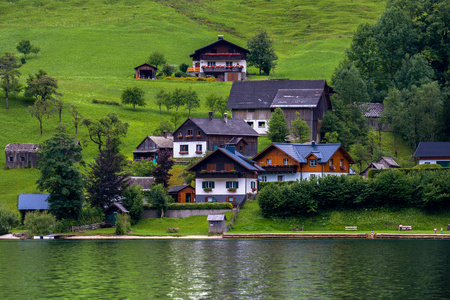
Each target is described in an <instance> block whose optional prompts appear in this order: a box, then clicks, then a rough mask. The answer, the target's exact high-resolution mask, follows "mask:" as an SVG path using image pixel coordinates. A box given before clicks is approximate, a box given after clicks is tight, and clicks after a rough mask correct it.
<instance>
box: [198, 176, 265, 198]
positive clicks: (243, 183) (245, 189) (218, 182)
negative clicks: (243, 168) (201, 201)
mask: <svg viewBox="0 0 450 300" xmlns="http://www.w3.org/2000/svg"><path fill="white" fill-rule="evenodd" d="M251 180H252V181H256V178H255V179H247V178H196V179H195V195H196V196H197V197H198V196H202V197H206V196H208V195H213V194H220V195H228V194H229V195H230V196H236V195H245V194H247V193H249V192H251V191H252V189H251V184H250V181H251ZM203 181H214V182H215V187H214V188H213V190H212V191H211V192H205V191H204V190H203V188H202V182H203ZM227 181H237V182H239V188H238V189H237V190H236V192H235V193H233V192H229V191H228V190H227V188H226V182H227Z"/></svg>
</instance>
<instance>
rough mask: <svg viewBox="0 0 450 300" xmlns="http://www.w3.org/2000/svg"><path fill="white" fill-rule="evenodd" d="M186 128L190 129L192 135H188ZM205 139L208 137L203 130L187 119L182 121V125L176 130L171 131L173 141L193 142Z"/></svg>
mask: <svg viewBox="0 0 450 300" xmlns="http://www.w3.org/2000/svg"><path fill="white" fill-rule="evenodd" d="M188 130H192V137H188ZM180 134H181V135H180ZM180 136H181V137H180ZM207 139H208V137H207V135H206V134H205V133H204V132H203V130H201V129H200V127H198V126H197V125H196V124H195V123H194V122H192V121H191V120H189V119H188V120H187V121H186V123H184V125H183V127H180V128H178V130H177V131H175V132H174V133H173V141H174V142H183V141H185V142H195V141H206V140H207Z"/></svg>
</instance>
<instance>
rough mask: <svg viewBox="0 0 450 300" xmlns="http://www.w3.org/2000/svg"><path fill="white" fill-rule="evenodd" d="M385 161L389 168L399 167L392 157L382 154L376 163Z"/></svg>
mask: <svg viewBox="0 0 450 300" xmlns="http://www.w3.org/2000/svg"><path fill="white" fill-rule="evenodd" d="M383 161H385V162H386V163H387V164H388V166H389V167H390V168H400V166H399V165H398V164H397V162H396V161H395V160H394V159H393V158H392V157H387V156H382V157H381V158H380V159H379V160H378V163H383Z"/></svg>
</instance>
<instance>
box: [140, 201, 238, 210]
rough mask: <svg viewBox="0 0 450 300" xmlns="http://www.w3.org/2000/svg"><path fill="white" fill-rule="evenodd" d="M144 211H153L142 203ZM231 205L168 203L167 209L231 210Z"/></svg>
mask: <svg viewBox="0 0 450 300" xmlns="http://www.w3.org/2000/svg"><path fill="white" fill-rule="evenodd" d="M143 207H144V209H153V206H152V205H151V204H150V203H144V205H143ZM232 208H233V205H232V204H231V203H227V202H222V203H169V207H168V209H173V210H182V209H232Z"/></svg>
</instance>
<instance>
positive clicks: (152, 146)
mask: <svg viewBox="0 0 450 300" xmlns="http://www.w3.org/2000/svg"><path fill="white" fill-rule="evenodd" d="M162 151H169V152H170V155H173V154H172V153H173V137H172V136H169V135H167V132H163V134H162V136H153V135H148V136H147V137H146V138H145V139H144V140H143V141H142V142H141V143H140V144H139V145H138V146H137V147H136V150H134V151H133V160H134V161H140V160H152V161H153V162H156V159H157V158H158V155H160V153H161V152H162Z"/></svg>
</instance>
